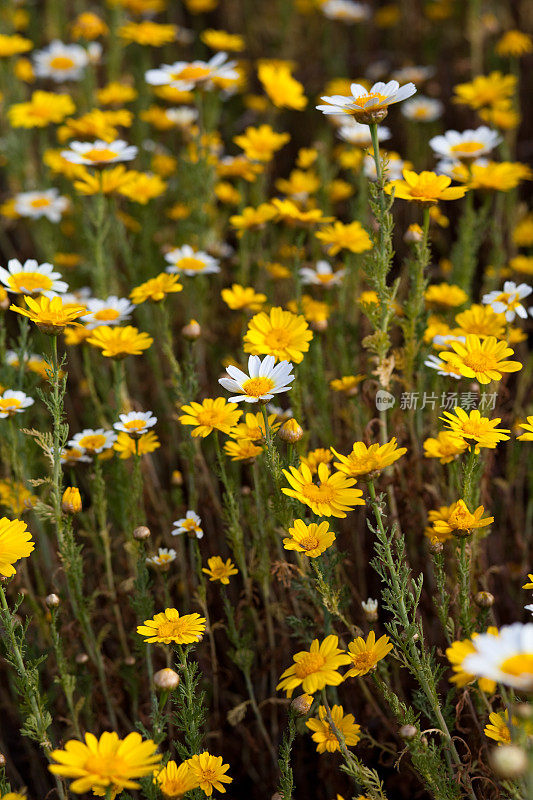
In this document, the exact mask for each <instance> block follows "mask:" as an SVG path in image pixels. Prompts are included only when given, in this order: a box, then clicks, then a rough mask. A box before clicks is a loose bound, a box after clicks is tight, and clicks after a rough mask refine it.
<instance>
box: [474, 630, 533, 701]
mask: <svg viewBox="0 0 533 800" xmlns="http://www.w3.org/2000/svg"><path fill="white" fill-rule="evenodd" d="M473 645H474V652H473V653H471V654H470V655H468V656H467V657H466V658H465V660H464V662H463V668H464V669H465V670H466V671H467V672H469V673H471V674H472V675H476V676H477V677H482V678H489V679H490V680H493V681H496V682H497V683H501V684H503V685H504V686H511V687H512V688H514V689H517V690H522V691H527V692H530V691H533V623H531V622H528V623H526V624H522V623H520V622H515V623H514V624H513V625H504V626H503V627H502V628H500V629H499V631H498V635H497V636H492V635H491V634H488V633H481V634H479V636H476V637H475V638H474V639H473Z"/></svg>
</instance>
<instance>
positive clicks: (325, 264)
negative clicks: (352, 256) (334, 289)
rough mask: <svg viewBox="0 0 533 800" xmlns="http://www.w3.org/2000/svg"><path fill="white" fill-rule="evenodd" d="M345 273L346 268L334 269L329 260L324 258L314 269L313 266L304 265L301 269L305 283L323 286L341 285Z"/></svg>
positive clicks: (301, 276) (301, 275)
mask: <svg viewBox="0 0 533 800" xmlns="http://www.w3.org/2000/svg"><path fill="white" fill-rule="evenodd" d="M345 275H346V270H345V269H338V270H337V271H333V268H332V266H331V264H330V263H329V261H324V260H322V261H317V262H316V265H315V267H314V269H313V268H312V267H302V268H301V269H300V278H301V280H302V283H303V284H305V285H309V286H320V287H322V288H329V287H330V286H340V284H341V283H342V281H343V278H344V276H345Z"/></svg>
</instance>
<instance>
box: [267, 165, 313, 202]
mask: <svg viewBox="0 0 533 800" xmlns="http://www.w3.org/2000/svg"><path fill="white" fill-rule="evenodd" d="M276 189H278V191H280V192H282V193H283V194H286V195H289V197H293V198H294V199H295V200H304V199H306V198H307V197H308V196H309V195H310V194H315V192H317V191H318V190H319V189H320V178H319V177H318V175H317V174H316V172H312V171H310V170H307V171H304V170H301V169H293V170H292V172H291V174H290V175H289V178H288V179H285V178H278V180H277V181H276Z"/></svg>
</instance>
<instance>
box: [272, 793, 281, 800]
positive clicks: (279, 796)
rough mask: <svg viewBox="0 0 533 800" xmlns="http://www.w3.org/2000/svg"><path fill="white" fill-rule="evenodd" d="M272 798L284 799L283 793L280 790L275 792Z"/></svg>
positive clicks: (275, 799) (274, 799)
mask: <svg viewBox="0 0 533 800" xmlns="http://www.w3.org/2000/svg"><path fill="white" fill-rule="evenodd" d="M270 800H283V795H281V794H280V793H279V792H275V793H274V794H273V795H272V797H271V799H270Z"/></svg>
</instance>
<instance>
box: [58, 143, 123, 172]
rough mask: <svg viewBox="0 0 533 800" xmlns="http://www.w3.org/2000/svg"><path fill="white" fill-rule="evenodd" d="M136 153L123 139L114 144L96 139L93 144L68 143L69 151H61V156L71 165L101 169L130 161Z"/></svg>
mask: <svg viewBox="0 0 533 800" xmlns="http://www.w3.org/2000/svg"><path fill="white" fill-rule="evenodd" d="M137 152H138V151H137V148H136V147H135V145H128V143H127V142H125V141H124V140H123V139H116V140H115V141H114V142H104V141H103V140H102V139H96V141H94V142H77V141H73V142H70V144H69V150H63V151H62V152H61V156H62V157H63V158H64V159H65V160H66V161H69V162H70V163H71V164H81V165H83V166H87V167H102V166H106V165H107V164H116V163H118V162H121V161H132V160H133V159H134V158H135V157H136V155H137Z"/></svg>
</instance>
